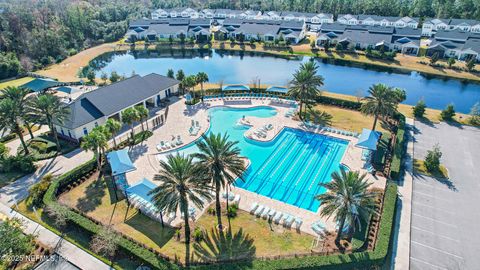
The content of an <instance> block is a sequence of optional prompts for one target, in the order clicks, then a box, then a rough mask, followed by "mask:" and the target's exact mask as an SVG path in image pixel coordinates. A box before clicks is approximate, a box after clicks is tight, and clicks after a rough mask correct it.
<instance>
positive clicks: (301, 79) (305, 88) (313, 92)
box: [288, 61, 323, 119]
mask: <svg viewBox="0 0 480 270" xmlns="http://www.w3.org/2000/svg"><path fill="white" fill-rule="evenodd" d="M317 72H318V66H317V65H316V64H315V62H313V61H308V62H306V63H303V64H301V65H300V68H299V69H298V70H296V71H295V73H294V74H293V80H292V81H291V82H290V88H289V90H288V95H290V96H291V97H293V98H295V99H297V100H299V101H300V119H303V115H302V111H303V110H302V109H303V107H304V105H305V103H307V102H310V101H311V100H313V99H315V98H316V97H317V96H319V95H321V91H320V87H321V86H323V77H322V76H320V75H318V74H317Z"/></svg>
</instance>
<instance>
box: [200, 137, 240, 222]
mask: <svg viewBox="0 0 480 270" xmlns="http://www.w3.org/2000/svg"><path fill="white" fill-rule="evenodd" d="M196 144H197V147H198V150H199V152H198V153H195V154H193V157H194V158H196V159H198V161H199V163H200V164H201V166H203V167H204V168H205V169H206V170H207V173H208V177H209V179H210V181H211V184H212V185H213V186H214V188H215V211H216V215H217V222H218V225H219V227H222V207H221V204H220V192H221V189H222V188H227V189H228V186H229V185H231V184H233V183H234V182H235V180H236V179H237V178H239V177H240V178H242V173H243V171H244V170H245V162H244V160H243V159H242V158H241V157H240V148H238V147H237V144H238V142H237V141H230V140H229V136H228V135H227V134H224V135H223V136H222V135H221V134H220V133H218V134H213V133H212V134H210V136H205V135H203V136H202V140H199V141H197V143H196Z"/></svg>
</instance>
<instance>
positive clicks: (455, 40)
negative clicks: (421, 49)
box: [427, 29, 480, 61]
mask: <svg viewBox="0 0 480 270" xmlns="http://www.w3.org/2000/svg"><path fill="white" fill-rule="evenodd" d="M429 43H430V45H429V46H428V49H427V56H430V57H431V56H433V55H434V54H437V55H438V57H440V58H450V57H453V58H456V59H459V60H467V59H471V58H475V59H477V61H480V33H472V32H467V31H463V30H459V29H456V30H450V31H446V30H440V31H438V32H437V33H436V34H435V36H434V37H433V38H432V39H430V42H429Z"/></svg>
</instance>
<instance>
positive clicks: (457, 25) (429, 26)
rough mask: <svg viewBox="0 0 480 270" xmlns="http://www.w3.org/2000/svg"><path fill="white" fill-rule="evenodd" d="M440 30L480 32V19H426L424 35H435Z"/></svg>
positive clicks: (423, 27)
mask: <svg viewBox="0 0 480 270" xmlns="http://www.w3.org/2000/svg"><path fill="white" fill-rule="evenodd" d="M440 30H461V31H465V32H472V33H480V21H477V20H467V19H425V22H424V23H423V26H422V33H423V35H424V36H429V37H431V36H433V35H435V33H436V32H437V31H440Z"/></svg>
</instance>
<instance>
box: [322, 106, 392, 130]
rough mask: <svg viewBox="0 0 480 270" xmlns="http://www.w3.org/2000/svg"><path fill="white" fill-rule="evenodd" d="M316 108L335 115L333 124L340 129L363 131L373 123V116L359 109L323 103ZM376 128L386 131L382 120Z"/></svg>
mask: <svg viewBox="0 0 480 270" xmlns="http://www.w3.org/2000/svg"><path fill="white" fill-rule="evenodd" d="M315 109H317V110H320V111H326V112H327V113H329V114H331V115H332V116H333V119H332V126H333V127H336V128H339V129H344V130H351V131H356V132H362V128H371V127H372V125H373V117H371V116H365V115H363V114H362V113H360V112H359V111H354V110H348V109H343V108H340V107H336V106H330V105H323V104H317V105H316V106H315ZM376 129H377V130H378V131H381V132H384V133H385V132H386V131H385V130H384V129H383V128H382V127H381V124H380V121H378V122H377V127H376Z"/></svg>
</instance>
